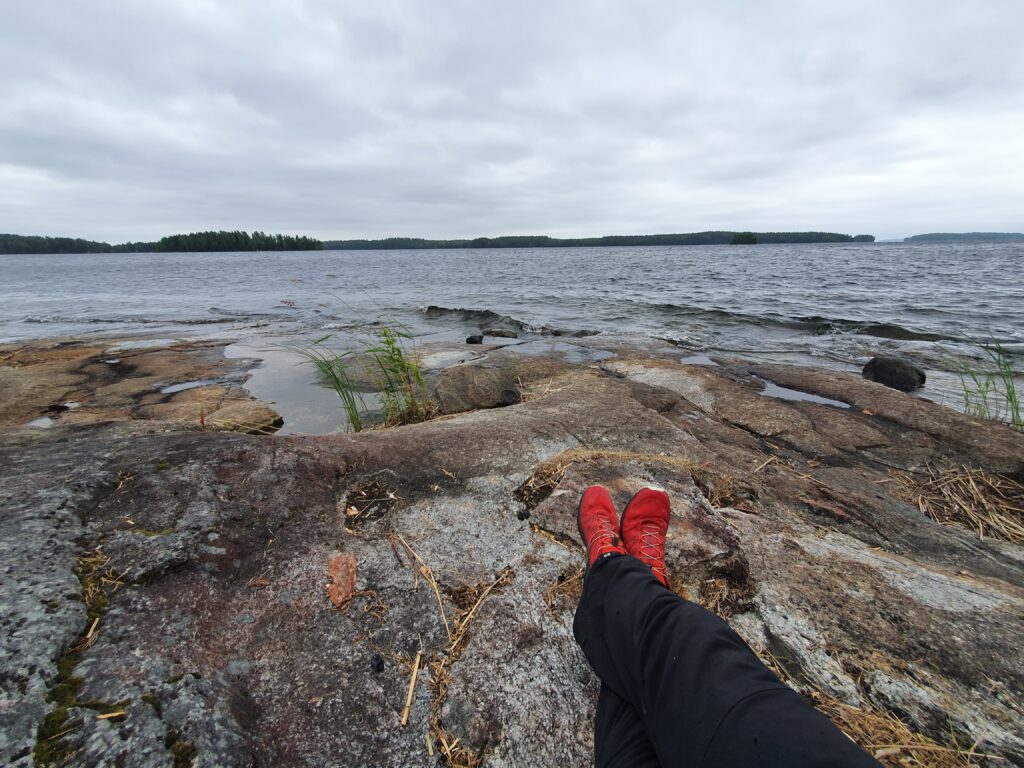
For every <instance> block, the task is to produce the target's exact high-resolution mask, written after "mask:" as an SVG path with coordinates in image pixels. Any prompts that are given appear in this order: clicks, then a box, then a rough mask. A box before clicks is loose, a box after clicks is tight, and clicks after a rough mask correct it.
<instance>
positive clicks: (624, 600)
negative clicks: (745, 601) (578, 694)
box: [573, 555, 878, 768]
mask: <svg viewBox="0 0 1024 768" xmlns="http://www.w3.org/2000/svg"><path fill="white" fill-rule="evenodd" d="M573 630H574V633H575V635H576V639H577V642H579V644H580V646H581V647H582V649H583V652H584V654H585V655H586V657H587V660H588V661H589V662H590V665H591V667H593V669H594V671H595V672H596V673H597V675H598V677H599V678H600V679H601V681H602V683H604V685H606V686H607V687H608V688H609V689H610V690H611V691H612V692H613V693H615V694H616V695H617V696H618V697H620V698H621V699H624V700H625V701H627V702H628V703H629V704H630V706H631V707H632V708H633V709H634V710H635V711H636V713H637V714H638V716H639V717H640V719H641V720H642V721H643V722H644V724H645V726H646V729H647V734H648V737H649V738H650V740H651V742H652V743H653V744H654V748H655V752H656V754H657V756H658V758H659V760H660V762H661V765H662V766H664V768H669V766H677V765H678V766H683V765H685V766H687V768H698V767H699V766H701V765H703V764H706V765H709V766H710V765H712V764H714V765H730V766H743V765H757V766H758V768H770V767H771V766H775V765H787V766H798V767H799V766H876V767H877V765H878V764H877V763H876V762H875V761H874V760H872V759H871V758H870V757H869V756H868V755H867V753H865V752H863V751H862V750H861V749H860V748H859V747H857V746H856V745H855V744H853V742H851V741H850V740H849V739H848V738H846V737H845V736H844V735H843V734H842V733H841V732H840V731H839V730H838V729H836V728H835V726H833V725H832V724H831V723H830V722H829V721H828V720H827V719H826V718H825V717H824V716H823V715H821V714H820V713H818V712H817V711H816V710H815V709H814V708H813V707H811V706H810V705H809V704H808V703H807V702H806V701H805V700H804V699H803V697H802V696H800V695H799V694H797V693H796V692H795V691H793V690H792V689H790V688H788V687H787V686H785V685H783V684H782V683H781V682H780V681H779V680H778V678H776V677H775V675H773V674H772V673H771V671H770V670H769V669H768V668H767V667H765V666H764V664H762V663H761V661H760V660H759V659H758V658H757V656H756V655H755V654H754V653H753V652H752V651H751V650H750V648H748V647H747V645H746V643H744V642H743V640H742V639H741V638H740V637H739V635H737V634H736V633H735V632H733V631H732V629H730V628H729V626H728V625H727V624H726V623H725V622H724V621H722V620H721V619H719V618H718V617H717V616H715V615H714V614H712V613H710V612H708V611H706V610H704V609H703V608H701V607H700V606H698V605H695V604H694V603H691V602H689V601H686V600H683V599H682V598H681V597H679V596H678V595H676V594H675V593H673V592H671V591H670V590H669V589H667V588H666V587H664V586H663V585H662V584H661V582H660V581H659V580H658V579H657V578H656V577H655V576H654V575H653V574H652V572H651V569H650V568H649V567H647V566H645V565H644V564H643V563H641V562H640V561H639V560H637V559H635V558H633V557H630V556H626V555H612V556H608V557H605V558H603V559H601V560H598V561H596V562H595V563H594V564H593V567H592V568H591V569H590V571H589V572H588V573H587V576H586V579H585V581H584V590H583V596H582V598H581V599H580V603H579V606H578V608H577V611H576V617H575V622H574V626H573Z"/></svg>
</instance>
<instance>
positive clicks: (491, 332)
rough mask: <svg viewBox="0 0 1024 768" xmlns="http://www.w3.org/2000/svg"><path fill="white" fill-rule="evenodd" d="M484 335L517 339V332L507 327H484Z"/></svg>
mask: <svg viewBox="0 0 1024 768" xmlns="http://www.w3.org/2000/svg"><path fill="white" fill-rule="evenodd" d="M484 336H494V337H496V338H499V339H518V338H519V334H518V333H516V332H515V331H512V330H509V329H508V328H484Z"/></svg>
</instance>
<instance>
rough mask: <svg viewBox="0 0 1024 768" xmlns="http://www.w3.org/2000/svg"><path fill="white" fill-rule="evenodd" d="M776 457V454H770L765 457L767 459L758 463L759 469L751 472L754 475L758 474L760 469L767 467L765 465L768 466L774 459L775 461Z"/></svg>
mask: <svg viewBox="0 0 1024 768" xmlns="http://www.w3.org/2000/svg"><path fill="white" fill-rule="evenodd" d="M775 459H776V457H775V456H769V457H768V458H767V459H765V460H764V461H762V462H761V463H760V464H758V465H757V469H755V470H754V471H753V472H751V473H750V474H752V475H756V474H757V473H758V472H760V471H761V470H762V469H764V468H765V467H767V466H768V465H769V464H771V463H772V462H773V461H775Z"/></svg>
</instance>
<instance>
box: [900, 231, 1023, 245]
mask: <svg viewBox="0 0 1024 768" xmlns="http://www.w3.org/2000/svg"><path fill="white" fill-rule="evenodd" d="M903 242H904V243H1024V233H1021V232H930V233H928V234H926V235H912V236H911V237H905V238H903Z"/></svg>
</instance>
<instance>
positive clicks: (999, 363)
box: [959, 341, 1024, 431]
mask: <svg viewBox="0 0 1024 768" xmlns="http://www.w3.org/2000/svg"><path fill="white" fill-rule="evenodd" d="M982 349H983V350H984V351H985V355H986V357H987V358H988V366H987V367H986V368H985V369H978V368H973V367H971V366H969V365H966V364H962V365H960V366H959V374H960V386H961V389H962V391H963V396H964V410H965V411H966V412H967V413H969V414H971V415H973V416H980V417H981V418H983V419H991V420H993V421H1001V422H1003V423H1004V424H1007V425H1009V426H1011V427H1013V428H1014V429H1019V430H1022V431H1024V417H1022V416H1021V410H1020V393H1019V392H1018V391H1017V381H1016V380H1017V373H1016V372H1015V371H1014V370H1013V365H1012V363H1011V361H1010V356H1009V354H1008V353H1007V352H1006V350H1005V349H1003V347H1002V346H1001V345H1000V344H999V342H997V341H992V342H990V343H989V344H983V345H982Z"/></svg>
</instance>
